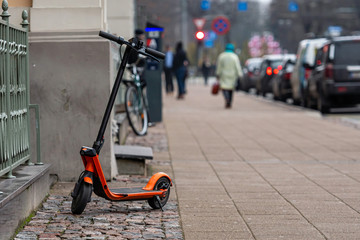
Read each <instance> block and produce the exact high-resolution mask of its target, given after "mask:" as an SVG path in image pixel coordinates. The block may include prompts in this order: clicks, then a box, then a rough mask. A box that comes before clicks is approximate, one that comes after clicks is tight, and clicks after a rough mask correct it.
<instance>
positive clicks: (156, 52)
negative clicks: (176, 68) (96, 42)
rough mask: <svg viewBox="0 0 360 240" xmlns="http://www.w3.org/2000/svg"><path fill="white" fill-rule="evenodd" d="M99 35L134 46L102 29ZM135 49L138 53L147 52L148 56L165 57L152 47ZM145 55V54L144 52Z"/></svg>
mask: <svg viewBox="0 0 360 240" xmlns="http://www.w3.org/2000/svg"><path fill="white" fill-rule="evenodd" d="M99 36H100V37H103V38H106V39H108V40H110V41H114V42H117V43H118V44H126V45H129V46H131V47H132V48H134V45H133V46H132V45H130V43H129V42H127V41H125V40H124V39H123V38H122V37H117V36H115V35H112V34H110V33H107V32H104V31H100V32H99ZM134 49H135V50H137V51H138V52H139V53H141V52H142V54H144V51H145V53H147V55H150V57H155V58H160V59H164V58H165V54H164V53H162V52H159V51H156V50H154V49H152V48H145V49H144V48H142V50H141V49H136V48H134ZM145 55H146V54H145Z"/></svg>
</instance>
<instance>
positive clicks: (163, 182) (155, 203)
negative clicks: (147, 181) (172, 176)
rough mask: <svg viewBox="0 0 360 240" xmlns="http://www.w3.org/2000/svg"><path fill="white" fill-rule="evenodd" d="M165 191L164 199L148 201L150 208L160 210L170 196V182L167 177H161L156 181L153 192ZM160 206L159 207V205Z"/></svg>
mask: <svg viewBox="0 0 360 240" xmlns="http://www.w3.org/2000/svg"><path fill="white" fill-rule="evenodd" d="M165 189H167V191H166V193H165V196H164V197H159V200H158V199H156V197H152V198H150V199H148V203H149V205H150V207H152V208H153V209H160V208H161V209H162V207H163V206H165V204H166V203H167V201H168V199H169V196H170V180H169V179H168V178H167V177H161V178H159V180H157V182H156V184H155V187H154V190H165ZM160 204H161V205H160Z"/></svg>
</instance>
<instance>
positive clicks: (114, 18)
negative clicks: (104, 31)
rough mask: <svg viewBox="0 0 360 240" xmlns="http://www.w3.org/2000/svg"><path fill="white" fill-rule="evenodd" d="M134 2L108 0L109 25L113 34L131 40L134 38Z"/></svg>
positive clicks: (131, 0)
mask: <svg viewBox="0 0 360 240" xmlns="http://www.w3.org/2000/svg"><path fill="white" fill-rule="evenodd" d="M134 14H135V8H134V1H133V0H107V23H108V29H109V31H110V32H111V33H115V34H117V35H118V36H122V37H124V38H125V39H129V38H131V37H133V36H134V28H135V22H134Z"/></svg>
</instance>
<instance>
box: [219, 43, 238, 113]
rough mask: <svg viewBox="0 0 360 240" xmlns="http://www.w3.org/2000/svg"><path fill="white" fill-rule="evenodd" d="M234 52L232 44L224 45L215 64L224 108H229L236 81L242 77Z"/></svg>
mask: <svg viewBox="0 0 360 240" xmlns="http://www.w3.org/2000/svg"><path fill="white" fill-rule="evenodd" d="M234 50H235V48H234V45H233V44H231V43H228V44H226V47H225V52H223V53H221V54H220V55H219V57H218V59H217V63H216V79H217V81H219V83H220V88H221V90H222V92H223V95H224V98H225V108H231V104H232V99H233V91H234V89H235V86H236V82H237V79H238V78H239V77H242V76H243V72H242V70H241V65H240V60H239V58H238V56H237V55H236V54H235V53H234Z"/></svg>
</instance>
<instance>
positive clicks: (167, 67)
mask: <svg viewBox="0 0 360 240" xmlns="http://www.w3.org/2000/svg"><path fill="white" fill-rule="evenodd" d="M173 60H174V54H173V52H172V51H171V47H170V46H169V45H167V46H166V53H165V63H164V73H165V91H166V94H172V93H173V92H174V85H173V73H172V71H173Z"/></svg>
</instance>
